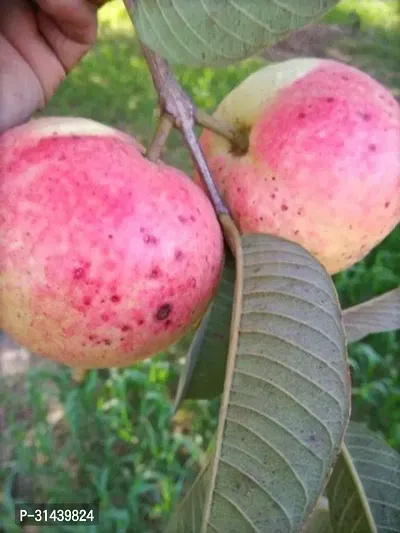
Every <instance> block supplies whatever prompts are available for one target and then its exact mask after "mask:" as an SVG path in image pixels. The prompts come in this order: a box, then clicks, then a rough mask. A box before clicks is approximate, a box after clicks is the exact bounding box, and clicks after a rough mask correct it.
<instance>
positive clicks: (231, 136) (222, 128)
mask: <svg viewBox="0 0 400 533" xmlns="http://www.w3.org/2000/svg"><path fill="white" fill-rule="evenodd" d="M195 121H196V124H198V125H199V126H203V128H206V129H208V130H210V131H213V132H214V133H216V134H217V135H221V137H224V138H225V139H226V140H227V141H229V142H230V143H231V144H233V145H235V147H238V148H239V149H240V150H242V151H243V152H247V149H248V146H247V145H248V142H247V141H246V139H244V138H243V136H241V135H240V134H239V133H238V131H237V130H236V129H235V128H233V127H232V126H231V125H230V124H227V123H226V122H223V121H222V120H221V119H219V118H218V119H217V118H215V117H213V116H212V115H209V114H208V113H206V112H205V111H203V110H202V109H198V108H196V109H195Z"/></svg>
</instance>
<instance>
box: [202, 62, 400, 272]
mask: <svg viewBox="0 0 400 533" xmlns="http://www.w3.org/2000/svg"><path fill="white" fill-rule="evenodd" d="M215 117H216V118H220V119H222V120H224V121H225V122H226V123H228V124H229V125H231V126H234V127H235V128H237V129H238V130H245V131H246V130H247V131H248V134H249V139H248V140H249V147H248V150H247V152H246V153H241V152H240V151H238V150H235V149H234V148H233V147H232V146H231V144H230V143H229V142H228V141H227V140H226V139H224V138H222V137H221V136H218V135H216V134H214V133H212V132H210V131H205V132H204V133H203V134H202V136H201V146H202V148H203V151H204V154H205V157H206V160H207V162H208V165H209V167H210V170H211V173H212V176H213V178H214V180H215V182H216V185H217V188H218V189H219V192H220V194H221V196H222V197H223V198H224V200H225V202H226V204H227V205H228V207H229V209H230V212H231V214H232V216H233V218H234V220H235V222H236V223H237V225H238V227H239V230H240V231H241V233H242V234H248V233H269V234H273V235H277V236H280V237H283V238H286V239H288V240H291V241H295V242H298V243H299V244H301V245H302V246H303V247H304V248H306V249H307V250H308V251H310V252H311V253H312V254H313V255H314V256H315V257H316V258H317V259H318V260H319V261H320V262H321V263H322V264H323V265H324V266H325V268H326V269H327V270H328V272H330V273H331V274H334V273H336V272H339V271H342V270H345V269H346V268H349V267H350V266H352V265H353V264H354V263H356V262H357V261H359V260H361V259H362V258H363V257H365V255H366V254H367V253H368V252H369V251H370V250H371V249H372V248H373V247H375V246H376V245H377V244H379V242H380V241H382V239H383V238H384V237H386V236H387V235H388V234H389V233H390V231H391V230H392V229H393V228H394V227H395V226H396V224H398V222H399V220H400V107H399V104H398V103H397V101H396V100H395V98H394V97H393V96H392V95H391V94H390V92H389V91H388V90H387V89H386V88H385V87H383V86H382V85H381V84H380V83H378V82H377V81H375V80H374V79H372V78H371V77H370V76H369V75H367V74H365V73H363V72H361V71H359V70H358V69H355V68H353V67H350V66H348V65H345V64H342V63H339V62H337V61H331V60H321V59H313V58H300V59H293V60H289V61H285V62H282V63H278V64H274V65H270V66H267V67H265V68H262V69H260V70H259V71H258V72H255V73H254V74H252V75H251V76H249V77H248V78H247V79H246V80H245V81H244V82H243V83H241V84H240V85H239V86H237V87H236V88H235V89H233V91H232V92H231V93H230V94H229V95H228V96H227V97H226V98H225V99H224V100H223V101H222V103H221V104H220V106H219V107H218V109H217V111H216V112H215ZM195 179H196V181H197V182H198V183H199V184H200V181H199V178H198V176H196V177H195Z"/></svg>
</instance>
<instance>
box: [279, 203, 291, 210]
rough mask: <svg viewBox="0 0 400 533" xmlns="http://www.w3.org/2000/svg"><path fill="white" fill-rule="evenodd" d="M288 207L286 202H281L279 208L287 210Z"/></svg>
mask: <svg viewBox="0 0 400 533" xmlns="http://www.w3.org/2000/svg"><path fill="white" fill-rule="evenodd" d="M288 209H289V208H288V206H287V205H286V204H282V205H281V210H282V211H287V210H288Z"/></svg>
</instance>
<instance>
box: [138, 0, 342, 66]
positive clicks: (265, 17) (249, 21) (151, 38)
mask: <svg viewBox="0 0 400 533" xmlns="http://www.w3.org/2000/svg"><path fill="white" fill-rule="evenodd" d="M335 4H337V0H283V1H282V0H136V3H135V9H134V19H135V26H136V29H137V31H138V34H139V36H140V38H141V40H142V41H143V42H144V43H145V44H146V45H147V46H148V47H149V48H151V49H152V50H154V51H155V52H157V53H158V54H160V55H161V56H163V57H164V58H165V59H167V60H168V61H169V62H170V63H171V64H181V65H187V66H201V65H210V66H224V65H229V64H232V63H235V62H237V61H239V60H242V59H245V58H247V57H250V56H252V55H254V54H255V53H256V52H258V51H260V50H262V49H263V48H265V47H266V46H269V45H272V44H274V43H276V42H278V41H279V40H280V39H282V38H283V37H284V36H285V35H286V34H288V33H290V32H292V31H293V30H295V29H297V28H300V27H302V26H305V25H306V24H308V23H310V22H312V21H313V20H315V19H318V18H320V17H322V15H323V14H324V13H326V12H327V11H328V10H329V9H331V8H332V7H333V6H334V5H335Z"/></svg>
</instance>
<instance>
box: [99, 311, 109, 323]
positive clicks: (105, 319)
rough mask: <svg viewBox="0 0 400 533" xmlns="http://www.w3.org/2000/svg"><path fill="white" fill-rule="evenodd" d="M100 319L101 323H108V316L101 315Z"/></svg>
mask: <svg viewBox="0 0 400 533" xmlns="http://www.w3.org/2000/svg"><path fill="white" fill-rule="evenodd" d="M100 318H101V319H102V321H103V322H108V321H109V319H110V317H109V316H108V314H107V313H102V314H101V315H100Z"/></svg>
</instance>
